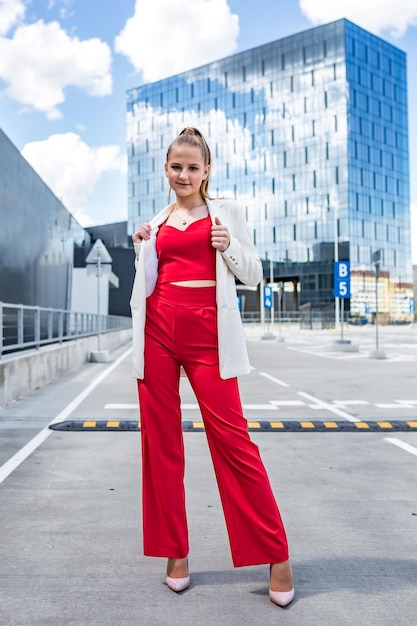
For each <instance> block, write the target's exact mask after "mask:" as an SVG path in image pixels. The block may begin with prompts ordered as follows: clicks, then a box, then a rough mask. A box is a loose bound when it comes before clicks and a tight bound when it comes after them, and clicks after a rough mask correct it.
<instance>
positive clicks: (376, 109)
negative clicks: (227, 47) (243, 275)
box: [127, 19, 413, 320]
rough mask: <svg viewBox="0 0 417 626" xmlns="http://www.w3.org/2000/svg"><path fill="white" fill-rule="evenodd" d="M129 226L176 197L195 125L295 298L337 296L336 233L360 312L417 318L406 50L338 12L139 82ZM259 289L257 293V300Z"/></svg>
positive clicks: (292, 303)
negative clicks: (171, 186)
mask: <svg viewBox="0 0 417 626" xmlns="http://www.w3.org/2000/svg"><path fill="white" fill-rule="evenodd" d="M127 106H128V115H127V119H128V154H129V218H128V220H129V221H128V231H129V233H130V234H131V233H132V232H133V231H134V230H135V229H136V228H137V227H138V226H139V224H141V223H142V222H143V221H144V220H148V219H150V218H151V217H152V215H154V214H155V213H156V212H157V211H159V210H160V209H161V208H162V207H163V206H164V205H165V204H167V183H166V178H165V176H164V172H163V163H164V161H165V152H166V148H167V146H168V145H169V143H170V141H171V140H172V139H173V138H174V137H175V136H176V135H177V133H178V132H179V131H180V130H181V129H182V128H183V127H184V126H197V127H198V128H200V129H201V131H202V132H203V133H204V134H205V135H206V137H207V140H208V142H209V145H210V147H211V149H212V153H213V159H214V166H213V170H212V184H211V192H212V194H213V195H214V196H217V195H219V196H227V197H232V198H237V199H239V200H240V201H241V202H242V205H243V207H244V210H245V211H246V217H247V220H248V223H249V227H250V230H251V233H252V237H253V241H254V243H255V245H256V247H257V249H258V251H259V254H260V256H261V258H262V259H263V261H264V267H265V276H266V277H268V278H269V276H270V274H272V276H273V279H274V281H275V282H277V281H283V283H284V295H285V298H284V308H287V309H297V308H299V307H300V306H301V305H304V304H308V303H311V304H312V305H314V304H317V305H319V304H320V305H323V304H325V303H329V304H331V303H332V302H333V261H334V260H335V256H336V255H335V252H336V246H335V240H336V241H337V242H338V248H337V252H338V254H337V256H338V258H339V260H349V261H350V266H351V299H350V301H349V300H348V301H345V306H346V307H347V308H350V313H351V315H355V316H358V317H361V316H368V317H369V318H371V316H372V314H373V313H374V312H375V268H374V265H373V263H372V258H373V257H372V255H373V253H374V252H375V251H377V250H381V254H382V265H381V274H380V279H379V283H378V284H379V290H380V297H379V310H380V314H381V319H387V320H388V319H392V320H400V319H410V311H409V303H410V298H411V296H412V282H413V280H412V264H411V241H410V199H409V155H408V118H407V79H406V55H405V53H404V52H402V51H401V50H399V49H398V48H396V47H394V46H392V45H390V44H389V43H387V42H386V41H384V40H382V39H380V38H379V37H376V36H374V35H372V34H370V33H369V32H367V31H365V30H363V29H361V28H359V27H358V26H356V25H355V24H352V23H351V22H349V21H347V20H344V19H342V20H338V21H336V22H333V23H331V24H327V25H325V26H320V27H318V28H313V29H310V30H308V31H305V32H303V33H300V34H296V35H293V36H291V37H286V38H284V39H281V40H279V41H274V42H272V43H268V44H265V45H263V46H259V47H257V48H254V49H252V50H248V51H246V52H242V53H239V54H236V55H233V56H230V57H227V58H225V59H222V60H219V61H216V62H214V63H210V64H208V65H205V66H202V67H199V68H196V69H194V70H190V71H187V72H183V73H181V74H178V75H176V76H172V77H170V78H167V79H164V80H161V81H158V82H156V83H152V84H147V85H142V86H140V87H137V88H135V89H131V90H130V91H129V92H128V105H127ZM257 301H258V300H257Z"/></svg>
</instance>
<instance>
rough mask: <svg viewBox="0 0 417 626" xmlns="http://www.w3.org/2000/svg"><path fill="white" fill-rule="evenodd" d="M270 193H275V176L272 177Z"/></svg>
mask: <svg viewBox="0 0 417 626" xmlns="http://www.w3.org/2000/svg"><path fill="white" fill-rule="evenodd" d="M272 193H275V178H273V179H272Z"/></svg>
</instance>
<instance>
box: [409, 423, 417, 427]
mask: <svg viewBox="0 0 417 626" xmlns="http://www.w3.org/2000/svg"><path fill="white" fill-rule="evenodd" d="M407 424H408V425H409V427H410V428H417V422H407Z"/></svg>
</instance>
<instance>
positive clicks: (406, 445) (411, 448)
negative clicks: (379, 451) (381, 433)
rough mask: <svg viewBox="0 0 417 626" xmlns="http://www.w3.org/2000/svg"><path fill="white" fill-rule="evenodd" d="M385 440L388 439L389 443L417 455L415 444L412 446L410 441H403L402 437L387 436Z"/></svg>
mask: <svg viewBox="0 0 417 626" xmlns="http://www.w3.org/2000/svg"><path fill="white" fill-rule="evenodd" d="M385 441H388V443H392V444H393V445H394V446H397V447H398V448H402V450H405V451H406V452H409V453H410V454H414V456H417V448H415V447H414V446H410V444H409V443H405V442H404V441H401V439H397V438H396V437H385Z"/></svg>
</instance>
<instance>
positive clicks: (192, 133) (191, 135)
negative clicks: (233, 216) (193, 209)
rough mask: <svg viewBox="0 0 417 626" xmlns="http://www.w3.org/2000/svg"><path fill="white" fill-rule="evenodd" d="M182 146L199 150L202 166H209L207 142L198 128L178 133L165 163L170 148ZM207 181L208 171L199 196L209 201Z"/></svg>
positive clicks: (209, 158) (208, 177) (186, 129)
mask: <svg viewBox="0 0 417 626" xmlns="http://www.w3.org/2000/svg"><path fill="white" fill-rule="evenodd" d="M182 145H187V146H192V147H195V148H199V149H200V152H201V156H202V157H203V161H204V165H211V152H210V148H209V147H208V144H207V141H206V140H205V139H204V137H203V135H202V134H201V133H200V131H199V130H198V128H192V127H187V128H184V129H183V130H182V131H181V132H180V134H179V135H178V137H176V138H175V139H174V140H173V141H171V143H170V144H169V147H168V150H167V156H166V161H167V162H168V160H169V156H170V154H171V150H172V148H174V147H175V146H182ZM209 180H210V170H209V172H208V174H207V177H206V178H205V179H204V180H202V181H201V185H200V193H201V196H202V197H203V198H209V199H210V196H209V191H208V187H209ZM170 191H171V190H170Z"/></svg>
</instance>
